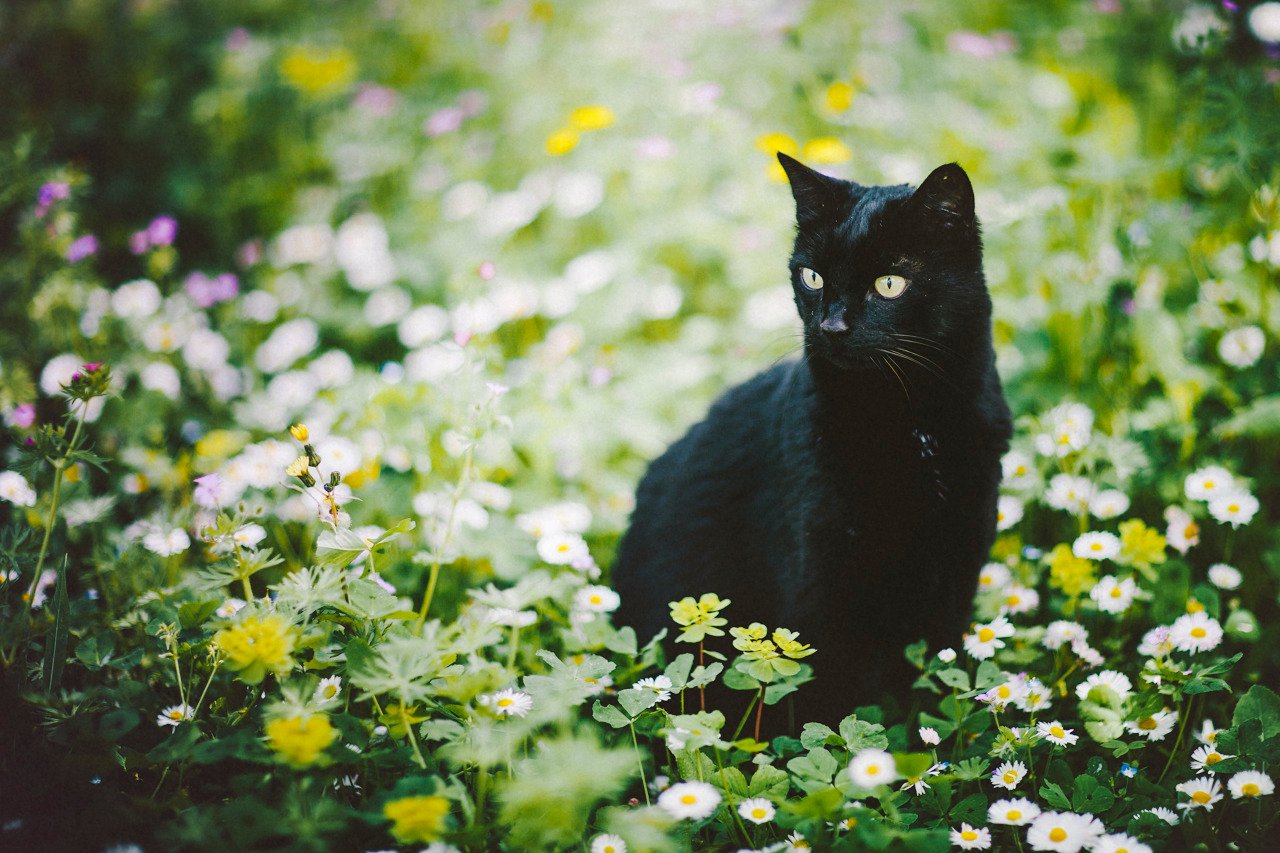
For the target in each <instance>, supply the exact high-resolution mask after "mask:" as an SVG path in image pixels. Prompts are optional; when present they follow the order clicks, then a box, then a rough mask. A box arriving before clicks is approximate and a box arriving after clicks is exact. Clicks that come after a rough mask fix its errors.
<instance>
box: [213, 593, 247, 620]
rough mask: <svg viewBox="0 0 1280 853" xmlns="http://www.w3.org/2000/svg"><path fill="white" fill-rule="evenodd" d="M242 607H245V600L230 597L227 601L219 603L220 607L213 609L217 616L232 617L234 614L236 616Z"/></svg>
mask: <svg viewBox="0 0 1280 853" xmlns="http://www.w3.org/2000/svg"><path fill="white" fill-rule="evenodd" d="M242 607H244V601H242V600H241V599H239V598H228V599H227V600H226V601H224V602H222V603H221V604H219V605H218V609H217V610H215V611H213V613H214V615H215V616H219V617H221V618H223V619H230V618H231V617H232V616H235V615H236V613H237V612H239V610H240V608H242Z"/></svg>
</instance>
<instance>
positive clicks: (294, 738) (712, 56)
mask: <svg viewBox="0 0 1280 853" xmlns="http://www.w3.org/2000/svg"><path fill="white" fill-rule="evenodd" d="M0 15H3V18H4V19H5V21H6V24H7V25H8V26H7V29H8V30H9V33H10V35H7V36H6V39H7V40H8V41H9V45H8V46H7V47H6V58H5V59H4V60H3V62H0V74H3V75H5V81H4V82H5V83H6V91H8V92H9V93H10V94H11V96H12V98H13V103H14V106H13V108H12V109H11V110H9V111H8V113H9V114H8V115H7V116H6V118H5V121H4V122H2V123H0V241H2V245H3V252H0V292H2V293H3V296H2V297H0V323H2V327H3V329H4V333H3V334H2V335H0V415H2V416H3V421H4V431H3V437H2V438H0V667H3V699H4V708H5V712H4V713H3V715H0V717H2V719H0V737H3V745H2V747H0V767H3V771H4V779H5V784H4V786H3V789H4V791H5V793H4V796H3V797H0V847H4V848H6V849H28V850H36V849H40V850H60V849H68V850H104V851H105V850H116V851H120V850H170V849H173V850H177V849H183V850H186V849H190V850H200V849H236V850H240V849H244V850H249V849H290V850H292V849H299V850H359V851H377V850H391V849H396V850H410V851H420V850H426V851H432V853H442V852H443V851H451V850H511V851H525V850H580V851H592V853H602V851H613V853H622V852H623V851H628V850H629V851H680V850H801V849H832V850H913V851H943V850H948V849H953V848H954V849H965V850H984V849H995V850H1019V851H1021V850H1037V851H1065V853H1070V851H1079V850H1090V851H1100V852H1105V853H1114V851H1121V850H1125V851H1130V853H1138V851H1148V850H1192V849H1196V850H1208V851H1217V850H1226V849H1232V850H1242V849H1258V850H1269V849H1274V846H1273V845H1274V843H1275V838H1277V837H1280V799H1277V794H1276V791H1275V780H1276V778H1277V774H1278V772H1280V768H1278V766H1277V765H1278V763H1280V696H1278V695H1277V692H1276V688H1277V687H1280V657H1277V652H1276V651H1275V650H1276V648H1277V643H1278V642H1280V607H1278V599H1277V592H1278V587H1280V538H1277V536H1276V534H1275V532H1274V528H1273V520H1274V519H1275V518H1276V517H1277V512H1278V510H1277V506H1278V505H1280V478H1277V475H1276V471H1277V470H1280V467H1278V465H1280V444H1278V443H1277V438H1278V437H1280V377H1278V375H1277V369H1278V366H1280V357H1278V356H1277V353H1276V348H1277V341H1278V340H1280V299H1278V298H1277V295H1276V292H1275V290H1276V285H1277V283H1280V168H1278V167H1277V164H1276V161H1275V153H1276V152H1277V151H1280V105H1278V104H1277V94H1278V91H1280V90H1278V87H1280V3H1274V2H1269V3H1249V2H1241V3H1234V2H1222V3H1191V2H1182V0H1177V2H1154V0H1132V2H1128V1H1127V0H1126V2H1113V1H1112V0H1097V2H1088V3H1085V2H1081V3H1021V2H1019V3H997V2H994V0H993V2H977V3H971V4H970V3H965V4H944V3H932V2H913V3H904V4H871V3H856V4H845V3H834V2H812V3H802V2H782V0H760V2H724V3H720V2H717V3H708V4H696V5H695V4H679V3H673V2H661V1H660V0H652V2H639V3H628V4H618V3H605V2H583V3H575V4H560V3H546V2H524V0H513V1H512V2H500V3H490V4H469V3H444V2H427V3H409V2H397V1H396V0H379V2H372V1H371V0H369V2H366V0H357V2H352V3H344V4H323V5H321V6H315V7H312V6H311V5H309V4H299V3H290V2H271V3H249V2H227V3H221V4H176V3H137V4H113V5H110V6H108V4H83V3H73V2H69V0H68V2H60V0H58V1H55V0H51V2H48V3H44V4H31V5H30V6H29V7H26V8H23V9H18V10H7V11H5V12H3V13H0ZM779 150H781V151H784V152H787V153H789V154H794V155H795V156H798V157H800V158H801V159H803V160H805V161H806V162H808V163H811V164H813V165H815V166H818V167H820V168H822V169H824V170H827V171H829V172H831V173H832V174H836V175H840V176H843V177H848V178H851V179H855V180H858V181H861V182H864V183H896V182H904V181H906V182H916V181H919V180H920V179H921V178H922V177H923V176H924V175H926V174H928V172H929V170H930V169H932V168H933V167H934V166H936V165H937V164H939V163H942V162H949V161H952V160H956V161H959V162H960V163H961V164H962V165H963V166H964V167H965V168H966V170H968V172H969V173H970V175H971V176H972V177H973V180H974V184H975V187H976V188H977V190H978V211H979V215H980V217H981V218H982V221H983V225H984V234H985V244H986V271H987V276H988V282H989V285H990V288H991V292H992V298H993V301H994V305H995V317H996V321H995V339H996V350H997V357H998V363H999V368H1000V371H1001V374H1002V377H1003V379H1004V382H1005V386H1006V389H1007V393H1008V396H1009V400H1010V403H1011V405H1012V407H1013V408H1014V410H1015V412H1016V414H1017V416H1018V421H1017V424H1018V429H1017V434H1016V436H1015V439H1014V442H1013V446H1012V448H1011V450H1010V451H1009V453H1008V455H1007V456H1006V457H1005V459H1004V479H1003V486H1002V497H1001V500H1000V506H999V521H998V526H999V531H1000V532H999V536H998V539H997V542H996V544H995V547H994V549H993V551H992V554H991V557H990V562H989V563H988V564H987V565H986V567H985V568H984V569H983V571H982V574H981V578H980V586H979V589H978V593H977V596H976V598H975V600H974V602H973V605H972V606H973V610H972V615H971V619H970V622H971V628H970V629H969V631H968V632H967V633H966V634H965V636H964V637H963V639H962V640H961V641H960V642H958V643H957V644H956V646H955V647H954V648H926V647H925V646H924V645H923V644H922V643H920V644H915V645H912V646H910V647H908V648H907V649H904V652H903V653H904V655H906V657H907V659H908V660H909V661H910V662H911V663H912V664H913V665H914V666H915V667H916V669H917V670H918V678H917V681H916V683H915V686H914V688H913V689H912V690H911V691H910V692H909V694H906V695H896V696H885V697H884V699H883V701H882V702H880V703H879V704H877V705H872V706H867V707H861V708H850V709H848V711H849V713H848V715H847V716H846V717H845V718H844V719H843V720H839V721H836V720H831V721H826V722H825V723H818V722H812V721H808V720H806V719H804V708H805V696H806V690H807V689H809V687H808V685H807V682H808V681H809V679H810V676H811V673H812V671H813V667H814V666H828V667H830V666H837V667H845V668H849V669H853V668H856V667H857V666H859V662H860V655H861V651H860V650H859V649H857V648H815V647H813V646H812V645H810V644H808V643H807V642H806V641H805V625H803V624H797V625H761V624H758V623H752V624H743V623H742V620H740V619H737V618H735V613H734V604H733V602H732V601H730V600H726V599H724V598H722V597H721V596H720V595H719V594H718V593H719V592H720V591H717V590H715V589H710V588H709V589H706V590H705V591H704V594H701V595H699V596H697V597H689V598H684V599H681V600H676V601H673V602H672V603H671V622H670V624H669V626H668V629H667V632H666V635H665V640H666V642H667V644H668V645H667V646H666V647H665V650H664V645H663V644H662V642H661V640H660V638H652V637H638V636H636V634H635V632H634V631H632V630H631V629H630V628H626V627H618V626H616V625H614V624H613V622H612V618H611V613H612V612H613V611H614V610H616V609H617V607H618V606H619V597H618V594H617V593H616V592H614V591H613V590H612V589H611V588H610V586H609V566H610V564H611V561H612V556H613V553H614V551H615V549H616V546H617V542H618V540H619V537H620V536H621V534H622V533H623V531H624V530H625V528H626V523H627V517H628V513H629V511H630V508H631V504H632V490H633V488H634V485H635V483H636V481H637V480H638V478H639V476H640V475H641V473H642V472H643V470H644V465H645V464H646V462H647V460H649V459H651V458H653V457H654V456H656V455H657V454H658V453H660V452H661V451H662V450H663V449H664V448H665V447H666V445H667V444H668V443H669V442H670V441H672V440H674V439H675V438H677V437H678V436H679V435H680V434H681V432H682V431H683V430H684V429H685V428H686V427H687V426H688V425H689V424H691V423H693V422H694V421H696V420H697V419H698V418H700V417H701V415H702V413H703V412H704V411H705V409H706V407H707V405H708V404H709V403H710V401H711V400H712V399H714V397H715V395H716V394H717V393H719V392H720V391H721V390H722V389H724V388H725V387H727V386H728V385H729V384H731V383H733V382H736V381H740V380H742V379H744V378H746V377H748V376H750V375H751V374H752V373H754V372H756V371H757V370H759V369H762V368H763V367H766V366H768V365H769V364H771V363H773V362H775V361H776V360H778V359H781V358H788V357H796V351H797V349H798V344H799V338H798V332H799V325H798V322H797V319H796V316H795V310H794V307H793V305H792V304H791V294H790V291H789V289H788V285H787V279H786V264H785V259H786V256H787V253H788V251H789V247H790V239H791V228H792V224H791V223H792V216H793V207H792V202H791V197H790V193H789V192H788V190H787V187H786V185H785V178H784V176H783V175H782V174H781V173H780V170H779V168H778V167H777V165H776V161H775V160H774V159H773V155H774V152H775V151H779ZM896 606H898V607H901V608H902V609H903V610H904V612H905V611H907V610H909V608H911V607H912V602H911V601H909V600H908V601H901V602H898V603H897V604H896ZM850 618H855V619H856V618H858V605H857V603H856V602H851V603H850ZM673 649H674V651H673ZM713 684H715V685H723V686H726V687H728V688H730V689H733V690H738V691H741V696H742V697H743V700H744V701H743V702H742V703H741V707H745V708H746V711H745V713H742V712H740V711H738V710H735V711H734V712H733V713H731V714H728V715H726V710H727V709H723V708H717V707H714V702H713V701H711V696H713V695H714V692H712V693H710V694H709V693H708V691H706V689H705V688H707V687H708V686H711V685H713ZM778 732H783V733H781V734H779V733H778Z"/></svg>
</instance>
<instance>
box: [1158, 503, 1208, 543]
mask: <svg viewBox="0 0 1280 853" xmlns="http://www.w3.org/2000/svg"><path fill="white" fill-rule="evenodd" d="M1164 520H1165V522H1166V523H1167V525H1168V526H1167V527H1166V528H1165V534H1164V538H1165V539H1166V540H1167V541H1168V543H1169V547H1170V548H1173V549H1174V550H1175V551H1177V552H1178V553H1179V554H1185V553H1187V552H1188V551H1190V550H1191V549H1192V548H1193V547H1195V546H1196V545H1199V544H1200V525H1198V524H1196V522H1195V519H1194V518H1192V517H1191V514H1190V513H1188V512H1187V511H1186V510H1185V509H1183V508H1182V507H1179V506H1171V507H1168V508H1167V509H1165V511H1164Z"/></svg>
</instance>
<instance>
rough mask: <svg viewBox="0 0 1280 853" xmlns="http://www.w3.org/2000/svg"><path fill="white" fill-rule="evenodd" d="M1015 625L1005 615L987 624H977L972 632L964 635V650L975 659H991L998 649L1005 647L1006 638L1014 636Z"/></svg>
mask: <svg viewBox="0 0 1280 853" xmlns="http://www.w3.org/2000/svg"><path fill="white" fill-rule="evenodd" d="M1013 633H1014V628H1013V625H1012V624H1010V623H1009V620H1008V619H1006V618H1005V617H1003V616H997V617H996V618H995V619H993V620H992V621H991V622H988V623H986V624H975V625H974V626H973V629H972V631H971V632H970V633H967V634H965V635H964V650H965V652H967V653H968V655H969V657H971V658H973V659H974V660H989V659H990V658H992V657H994V656H995V653H996V649H1002V648H1004V645H1005V644H1004V640H1005V638H1007V637H1012V636H1013Z"/></svg>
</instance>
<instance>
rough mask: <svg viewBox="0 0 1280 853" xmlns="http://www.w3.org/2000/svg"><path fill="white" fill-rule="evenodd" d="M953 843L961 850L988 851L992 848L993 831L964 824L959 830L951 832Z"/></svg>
mask: <svg viewBox="0 0 1280 853" xmlns="http://www.w3.org/2000/svg"><path fill="white" fill-rule="evenodd" d="M951 843H952V844H954V845H955V846H957V847H959V848H960V849H961V850H986V849H987V848H989V847H990V846H991V830H989V829H987V828H986V827H985V826H984V827H978V828H974V827H972V826H970V825H969V824H967V823H962V824H960V828H959V829H952V830H951Z"/></svg>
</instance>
